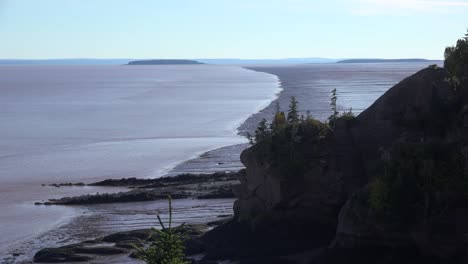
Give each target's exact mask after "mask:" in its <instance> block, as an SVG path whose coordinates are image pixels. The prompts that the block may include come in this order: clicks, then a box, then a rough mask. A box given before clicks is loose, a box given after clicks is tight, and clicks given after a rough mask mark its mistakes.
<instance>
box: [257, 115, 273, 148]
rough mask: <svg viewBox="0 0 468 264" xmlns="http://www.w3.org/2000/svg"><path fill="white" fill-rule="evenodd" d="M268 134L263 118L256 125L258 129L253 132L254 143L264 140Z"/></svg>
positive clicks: (265, 121)
mask: <svg viewBox="0 0 468 264" xmlns="http://www.w3.org/2000/svg"><path fill="white" fill-rule="evenodd" d="M269 134H270V129H269V128H268V124H267V120H266V119H265V118H263V119H262V121H260V123H258V127H257V129H256V130H255V142H256V143H258V142H260V141H262V140H264V139H265V138H266V137H267V136H268V135H269Z"/></svg>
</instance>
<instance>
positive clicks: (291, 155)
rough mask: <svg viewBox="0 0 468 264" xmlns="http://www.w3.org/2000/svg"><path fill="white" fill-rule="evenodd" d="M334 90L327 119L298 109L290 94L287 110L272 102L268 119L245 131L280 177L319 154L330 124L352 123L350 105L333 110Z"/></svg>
mask: <svg viewBox="0 0 468 264" xmlns="http://www.w3.org/2000/svg"><path fill="white" fill-rule="evenodd" d="M337 99H338V97H337V91H336V89H334V90H332V92H331V97H330V107H331V110H332V112H333V114H332V115H331V116H330V117H329V119H328V121H329V122H328V123H323V122H321V121H319V120H317V119H314V118H313V117H312V115H311V114H310V112H309V111H307V112H306V114H305V115H302V114H301V115H300V114H299V112H298V104H299V102H298V101H297V100H296V98H295V97H294V96H293V97H291V99H290V105H289V109H288V111H287V112H286V113H285V112H284V111H281V109H280V107H279V104H278V103H277V105H276V113H275V115H274V117H273V120H272V121H271V123H268V121H267V120H266V119H263V120H262V121H261V122H260V123H259V124H258V127H257V129H256V130H255V134H254V135H253V136H251V135H249V139H250V143H251V144H252V145H253V147H252V148H253V150H254V152H255V153H256V155H257V157H258V158H259V159H260V160H263V161H265V162H268V163H269V164H271V165H272V166H273V167H274V168H275V169H276V170H277V172H278V175H283V176H284V177H293V176H294V175H300V174H301V173H303V172H304V171H306V170H307V169H308V168H309V167H311V166H312V165H313V164H311V162H310V161H311V160H312V159H316V158H317V157H320V156H322V155H323V153H322V152H323V150H324V149H325V148H326V145H327V144H329V143H330V140H331V138H332V134H333V127H334V126H335V123H336V122H337V121H338V120H343V121H346V122H348V123H349V124H352V123H353V121H354V120H355V116H354V114H353V112H352V110H351V109H350V110H349V111H345V112H343V113H341V114H340V113H339V112H338V111H337V105H336V102H337Z"/></svg>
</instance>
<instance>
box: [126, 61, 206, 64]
mask: <svg viewBox="0 0 468 264" xmlns="http://www.w3.org/2000/svg"><path fill="white" fill-rule="evenodd" d="M193 64H204V63H201V62H198V61H194V60H138V61H130V62H129V63H128V65H193Z"/></svg>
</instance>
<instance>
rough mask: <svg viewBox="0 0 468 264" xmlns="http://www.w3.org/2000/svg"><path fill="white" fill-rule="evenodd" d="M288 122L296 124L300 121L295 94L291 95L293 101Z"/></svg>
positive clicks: (290, 105)
mask: <svg viewBox="0 0 468 264" xmlns="http://www.w3.org/2000/svg"><path fill="white" fill-rule="evenodd" d="M288 122H289V123H290V124H296V123H297V122H299V114H298V112H297V100H296V97H294V96H291V101H290V103H289V111H288Z"/></svg>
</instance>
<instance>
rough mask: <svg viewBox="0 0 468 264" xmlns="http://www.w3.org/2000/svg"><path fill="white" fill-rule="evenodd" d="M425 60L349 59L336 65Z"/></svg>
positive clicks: (419, 60)
mask: <svg viewBox="0 0 468 264" xmlns="http://www.w3.org/2000/svg"><path fill="white" fill-rule="evenodd" d="M428 61H430V60H426V59H349V60H341V61H337V62H336V63H395V62H404V63H408V62H428Z"/></svg>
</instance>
